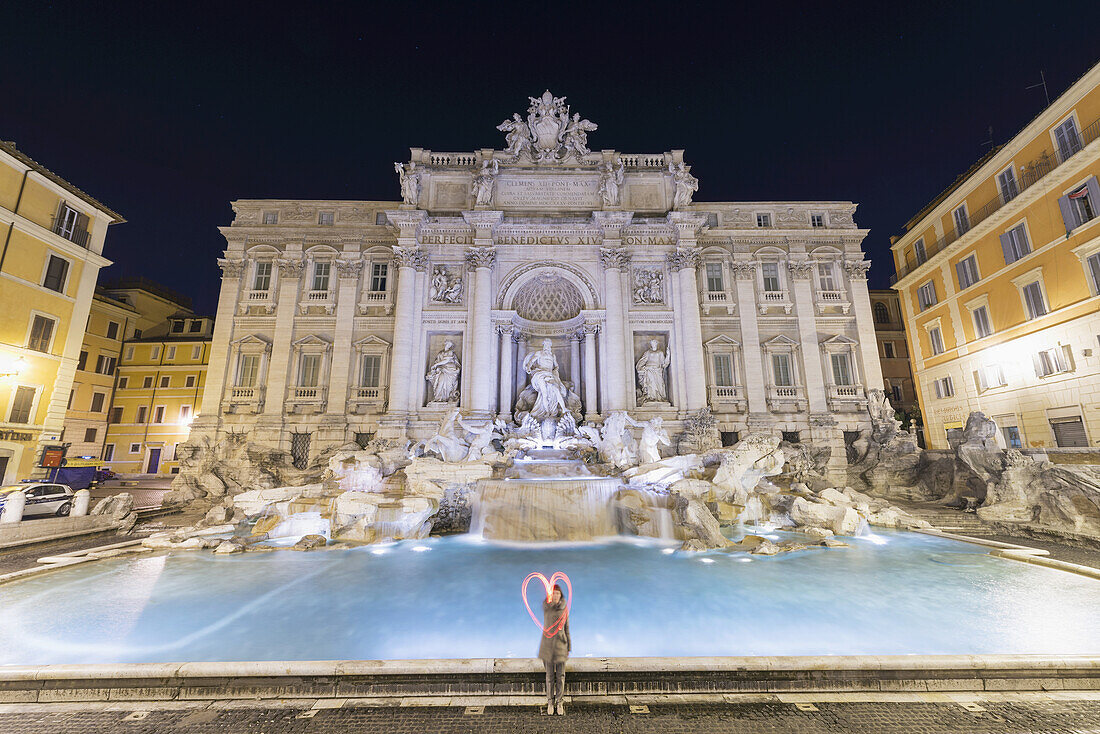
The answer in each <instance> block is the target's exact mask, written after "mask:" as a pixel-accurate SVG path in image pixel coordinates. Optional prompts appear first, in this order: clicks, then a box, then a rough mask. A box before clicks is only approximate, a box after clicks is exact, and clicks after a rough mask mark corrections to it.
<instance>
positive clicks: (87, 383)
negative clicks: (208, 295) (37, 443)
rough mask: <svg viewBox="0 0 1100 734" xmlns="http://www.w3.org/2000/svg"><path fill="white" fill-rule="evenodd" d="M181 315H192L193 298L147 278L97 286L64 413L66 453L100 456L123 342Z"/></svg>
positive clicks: (69, 454)
mask: <svg viewBox="0 0 1100 734" xmlns="http://www.w3.org/2000/svg"><path fill="white" fill-rule="evenodd" d="M177 313H178V314H186V315H193V313H192V311H191V299H190V298H187V297H186V296H182V295H180V294H178V293H174V292H173V291H170V290H168V289H167V288H165V287H164V286H161V285H160V284H158V283H154V282H152V281H149V280H146V279H144V278H130V279H126V280H119V281H114V282H110V283H107V284H105V285H102V286H99V287H98V288H96V292H95V297H94V298H93V299H92V309H91V314H90V315H89V317H88V327H87V329H86V330H85V332H84V344H83V346H82V347H81V350H80V359H79V361H78V362H77V367H76V377H75V378H74V380H73V389H72V391H71V392H70V393H69V396H70V397H69V408H68V411H67V412H66V414H65V428H64V432H63V443H64V444H67V445H68V456H70V457H73V456H90V457H93V458H97V459H98V458H101V457H102V455H103V446H104V443H105V439H106V437H107V413H108V410H109V409H110V407H111V403H112V401H113V399H114V390H115V378H116V375H117V371H118V370H117V365H118V361H119V357H120V356H121V354H122V343H123V341H126V340H129V339H135V338H140V337H141V336H142V333H143V332H149V331H150V330H151V329H153V328H155V327H157V326H159V325H161V324H164V323H165V322H166V320H167V319H168V317H169V316H171V315H172V314H177Z"/></svg>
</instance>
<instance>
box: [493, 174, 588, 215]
mask: <svg viewBox="0 0 1100 734" xmlns="http://www.w3.org/2000/svg"><path fill="white" fill-rule="evenodd" d="M599 197H600V179H599V176H570V177H565V176H523V177H514V176H501V177H500V178H498V179H497V181H496V191H495V192H494V194H493V203H494V204H495V205H496V206H497V207H499V208H501V209H506V208H511V207H519V208H524V207H540V208H541V207H550V208H556V209H558V208H560V209H574V208H575V209H595V208H598V207H599Z"/></svg>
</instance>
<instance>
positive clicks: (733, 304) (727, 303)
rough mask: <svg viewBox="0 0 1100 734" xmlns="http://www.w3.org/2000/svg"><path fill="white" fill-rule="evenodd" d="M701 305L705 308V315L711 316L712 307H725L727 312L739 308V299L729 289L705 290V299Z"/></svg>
mask: <svg viewBox="0 0 1100 734" xmlns="http://www.w3.org/2000/svg"><path fill="white" fill-rule="evenodd" d="M699 306H700V307H701V308H702V309H703V315H705V316H709V315H710V312H711V309H714V308H719V309H725V311H726V313H727V314H732V313H733V312H734V311H736V310H737V301H736V300H735V299H734V298H733V295H732V294H731V293H730V292H729V291H725V290H721V291H703V299H702V301H701V302H700V304H699Z"/></svg>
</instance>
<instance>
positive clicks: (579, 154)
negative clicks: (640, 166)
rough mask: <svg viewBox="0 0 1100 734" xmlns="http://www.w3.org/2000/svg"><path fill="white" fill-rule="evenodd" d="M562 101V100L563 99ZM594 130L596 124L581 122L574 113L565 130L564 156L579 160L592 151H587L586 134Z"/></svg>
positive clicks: (577, 114) (578, 115)
mask: <svg viewBox="0 0 1100 734" xmlns="http://www.w3.org/2000/svg"><path fill="white" fill-rule="evenodd" d="M562 99H564V97H563V98H562ZM596 128H597V125H596V123H594V122H590V121H589V120H582V119H581V116H580V114H579V113H574V114H573V119H572V120H570V121H569V123H568V124H567V126H566V128H565V140H564V146H565V155H566V156H569V155H570V154H572V155H573V156H574V157H576V158H578V159H580V158H584V157H585V156H586V155H588V154H589V153H591V152H592V151H590V150H589V149H588V133H590V132H592V131H593V130H595V129H596ZM620 167H621V166H620ZM620 183H621V181H620Z"/></svg>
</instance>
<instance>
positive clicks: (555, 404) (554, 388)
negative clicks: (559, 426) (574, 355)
mask: <svg viewBox="0 0 1100 734" xmlns="http://www.w3.org/2000/svg"><path fill="white" fill-rule="evenodd" d="M550 347H551V342H550V340H549V339H543V341H542V349H540V350H538V351H537V352H531V353H530V354H528V355H527V356H526V357H524V359H523V371H524V372H526V373H527V375H528V377H529V379H530V383H531V387H532V388H533V389H534V391H535V393H536V398H535V404H534V405H533V406H531V410H530V413H531V416H532V417H533V418H534V419H535V420H537V421H539V422H540V423H542V422H544V421H546V420H556V419H558V418H560V417H561V416H562V415H564V414H565V413H568V412H569V406H568V405H567V404H566V387H565V384H564V383H563V382H562V381H561V377H560V376H559V375H558V360H557V357H555V356H554V352H553V350H552V349H551V348H550Z"/></svg>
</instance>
